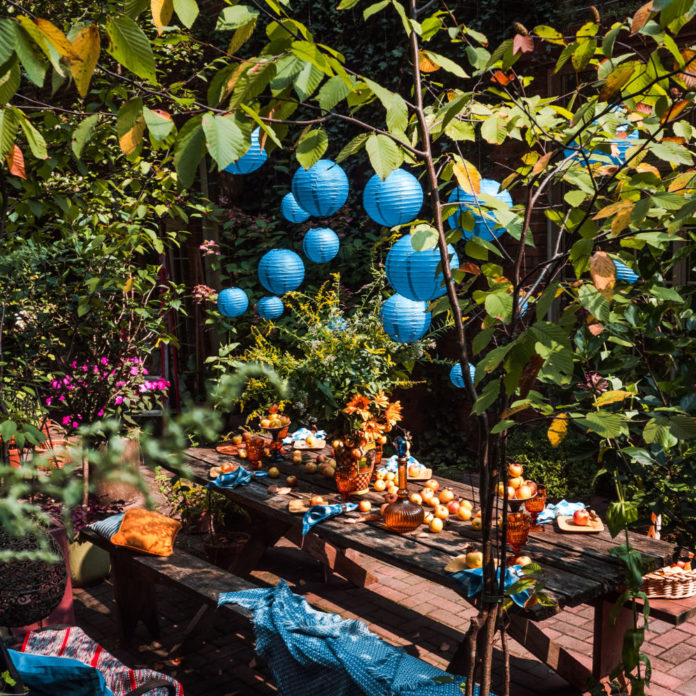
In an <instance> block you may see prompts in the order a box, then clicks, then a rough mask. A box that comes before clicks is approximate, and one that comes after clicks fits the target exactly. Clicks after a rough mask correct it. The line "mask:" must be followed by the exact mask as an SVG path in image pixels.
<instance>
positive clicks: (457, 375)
mask: <svg viewBox="0 0 696 696" xmlns="http://www.w3.org/2000/svg"><path fill="white" fill-rule="evenodd" d="M469 374H470V375H471V381H472V382H473V381H474V375H475V374H476V367H475V366H474V365H472V364H471V363H469ZM449 378H450V382H452V384H454V386H455V387H457V389H465V388H466V382H465V381H464V376H463V375H462V365H461V363H456V364H455V365H452V369H451V370H450V373H449Z"/></svg>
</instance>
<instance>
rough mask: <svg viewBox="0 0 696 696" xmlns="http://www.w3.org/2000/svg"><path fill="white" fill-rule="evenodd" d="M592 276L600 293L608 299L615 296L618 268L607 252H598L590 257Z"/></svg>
mask: <svg viewBox="0 0 696 696" xmlns="http://www.w3.org/2000/svg"><path fill="white" fill-rule="evenodd" d="M590 275H591V276H592V282H593V283H594V286H595V287H596V288H597V290H598V292H599V293H600V294H601V295H602V296H603V297H604V298H605V299H606V300H611V298H612V297H613V296H614V285H616V266H615V265H614V262H613V261H612V260H611V258H610V256H609V254H607V252H606V251H596V252H595V253H594V254H592V256H591V257H590Z"/></svg>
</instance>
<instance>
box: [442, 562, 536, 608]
mask: <svg viewBox="0 0 696 696" xmlns="http://www.w3.org/2000/svg"><path fill="white" fill-rule="evenodd" d="M452 577H453V578H454V579H455V580H456V581H457V582H458V583H459V584H460V585H461V586H462V587H463V588H464V589H465V590H466V596H467V597H473V596H474V595H477V594H478V593H479V592H481V589H482V588H483V568H464V569H463V570H458V571H457V572H456V573H452ZM497 577H498V582H500V568H498V573H497ZM522 577H524V575H523V574H522V566H521V565H514V566H508V567H507V568H506V569H505V589H506V590H507V589H508V588H509V587H512V585H514V584H515V583H516V582H517V581H518V580H519V579H520V578H522ZM531 595H532V590H531V589H527V590H522V592H518V593H517V594H514V595H510V599H511V600H512V601H513V602H514V603H515V604H517V606H518V607H524V603H525V602H526V601H527V600H528V599H529V598H530V597H531Z"/></svg>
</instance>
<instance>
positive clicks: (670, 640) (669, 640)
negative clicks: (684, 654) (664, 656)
mask: <svg viewBox="0 0 696 696" xmlns="http://www.w3.org/2000/svg"><path fill="white" fill-rule="evenodd" d="M689 638H691V634H690V633H684V631H679V630H676V629H675V630H673V631H667V632H666V633H663V634H662V635H661V636H651V635H650V634H648V640H649V641H650V642H651V643H656V644H657V645H664V646H665V648H671V647H672V646H673V645H676V644H677V643H686V641H687V640H689Z"/></svg>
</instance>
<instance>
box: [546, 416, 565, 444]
mask: <svg viewBox="0 0 696 696" xmlns="http://www.w3.org/2000/svg"><path fill="white" fill-rule="evenodd" d="M567 434H568V414H567V413H561V414H560V415H558V416H556V417H555V418H554V419H553V421H552V423H551V425H550V426H549V429H548V430H547V431H546V437H548V438H549V442H550V443H551V447H558V446H559V445H560V444H561V442H563V440H565V438H566V435H567Z"/></svg>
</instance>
